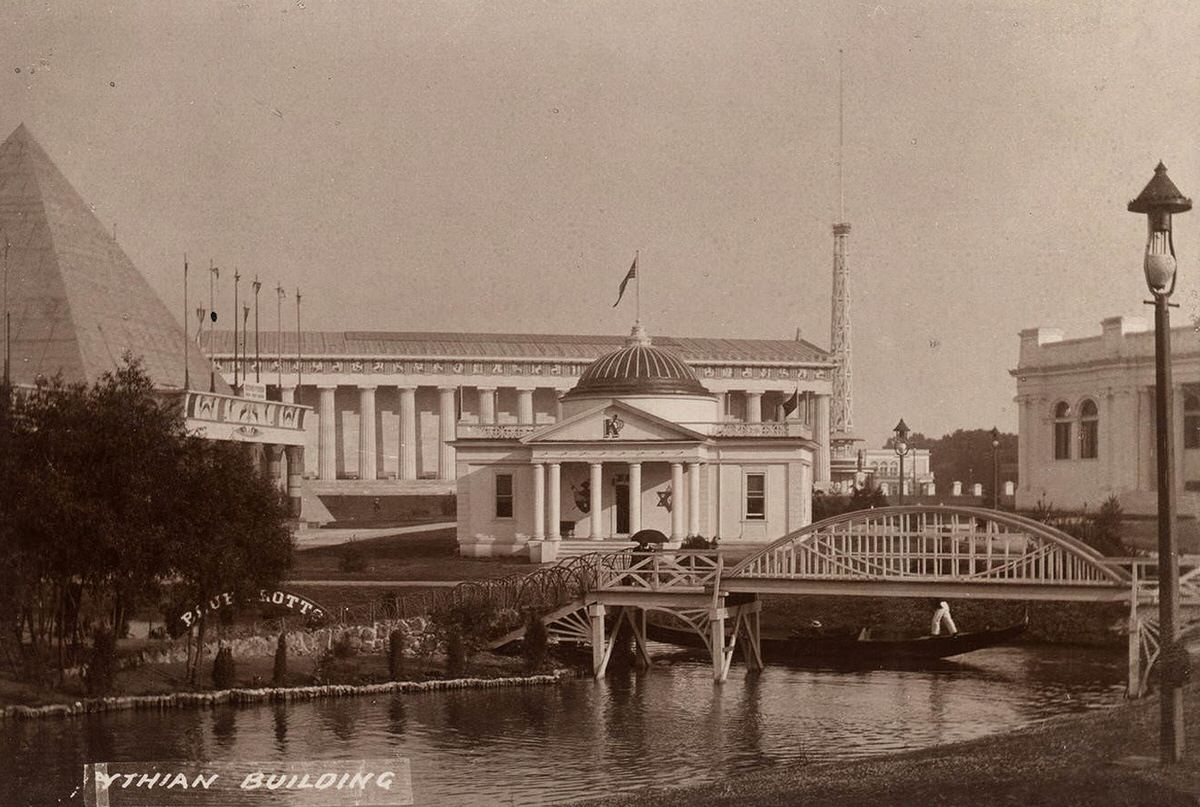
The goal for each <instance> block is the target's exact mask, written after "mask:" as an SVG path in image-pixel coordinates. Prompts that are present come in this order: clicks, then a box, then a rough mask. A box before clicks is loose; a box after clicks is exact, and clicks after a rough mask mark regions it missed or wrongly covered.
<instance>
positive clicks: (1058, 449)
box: [1054, 422, 1071, 460]
mask: <svg viewBox="0 0 1200 807" xmlns="http://www.w3.org/2000/svg"><path fill="white" fill-rule="evenodd" d="M1054 459H1056V460H1069V459H1071V424H1070V423H1069V422H1067V423H1055V424H1054Z"/></svg>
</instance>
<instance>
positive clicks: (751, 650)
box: [746, 597, 763, 670]
mask: <svg viewBox="0 0 1200 807" xmlns="http://www.w3.org/2000/svg"><path fill="white" fill-rule="evenodd" d="M753 605H754V608H753V610H752V611H751V612H750V613H749V614H748V615H747V617H746V633H747V634H749V635H748V636H747V637H746V638H747V640H748V641H747V642H746V666H747V667H749V668H750V669H751V670H761V669H762V668H763V660H762V641H761V639H762V632H761V630H760V627H761V623H760V621H759V614H760V613H761V612H762V600H760V599H758V598H757V597H755V599H754V603H753Z"/></svg>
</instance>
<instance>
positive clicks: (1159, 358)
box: [1128, 162, 1192, 765]
mask: <svg viewBox="0 0 1200 807" xmlns="http://www.w3.org/2000/svg"><path fill="white" fill-rule="evenodd" d="M1191 209H1192V200H1191V199H1188V198H1187V197H1185V196H1184V195H1183V194H1181V193H1180V192H1179V189H1178V188H1176V187H1175V183H1173V182H1171V180H1170V178H1168V177H1167V167H1166V166H1165V165H1163V164H1162V163H1161V162H1160V163H1159V164H1158V166H1157V167H1156V168H1155V169H1154V177H1153V178H1152V179H1151V180H1150V182H1149V183H1148V184H1147V185H1146V187H1145V188H1143V189H1142V192H1141V194H1140V195H1139V196H1138V198H1136V199H1134V200H1133V201H1132V202H1130V203H1129V205H1128V210H1129V211H1130V212H1131V213H1144V214H1145V215H1146V223H1147V229H1148V236H1147V239H1146V254H1145V259H1144V261H1143V270H1144V271H1145V274H1146V285H1147V286H1148V287H1149V288H1150V294H1151V295H1153V297H1154V300H1153V302H1152V303H1149V304H1151V305H1153V306H1154V391H1155V398H1156V400H1155V447H1156V450H1157V451H1156V453H1157V455H1158V456H1157V460H1158V593H1159V599H1158V628H1159V647H1160V651H1159V664H1160V668H1159V680H1160V688H1161V695H1160V702H1161V715H1160V717H1161V724H1160V732H1159V760H1160V762H1161V763H1162V764H1164V765H1170V764H1173V763H1177V762H1179V761H1180V760H1181V759H1182V758H1183V689H1182V683H1183V678H1184V677H1185V676H1186V674H1187V652H1186V650H1184V648H1183V646H1182V645H1181V644H1180V642H1179V551H1178V547H1177V546H1176V541H1175V498H1176V492H1175V471H1174V466H1175V447H1174V445H1173V441H1172V439H1171V425H1172V423H1173V422H1174V421H1173V417H1174V413H1173V412H1172V409H1173V407H1172V406H1171V392H1172V390H1171V314H1170V311H1169V309H1168V306H1169V305H1170V303H1168V302H1167V301H1168V299H1169V298H1170V296H1171V293H1172V292H1174V291H1175V271H1176V268H1177V267H1178V264H1177V262H1176V260H1175V244H1174V242H1173V240H1172V238H1171V214H1172V213H1184V212H1186V211H1188V210H1191Z"/></svg>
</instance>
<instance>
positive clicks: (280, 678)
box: [271, 631, 288, 687]
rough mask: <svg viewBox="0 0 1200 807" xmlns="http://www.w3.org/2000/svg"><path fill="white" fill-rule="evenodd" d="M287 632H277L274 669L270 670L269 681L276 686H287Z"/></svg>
mask: <svg viewBox="0 0 1200 807" xmlns="http://www.w3.org/2000/svg"><path fill="white" fill-rule="evenodd" d="M287 661H288V659H287V634H286V633H284V632H283V631H280V632H279V641H277V642H276V643H275V669H274V670H272V671H271V683H272V684H274V685H275V686H277V687H282V686H287Z"/></svg>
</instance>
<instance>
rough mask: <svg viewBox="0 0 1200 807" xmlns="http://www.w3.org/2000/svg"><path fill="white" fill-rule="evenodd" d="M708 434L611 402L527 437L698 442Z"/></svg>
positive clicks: (535, 440) (549, 440) (533, 440)
mask: <svg viewBox="0 0 1200 807" xmlns="http://www.w3.org/2000/svg"><path fill="white" fill-rule="evenodd" d="M705 439H707V436H706V435H704V434H702V433H700V432H697V431H693V430H691V429H689V428H687V427H685V426H680V425H679V424H677V423H672V422H670V421H669V420H665V419H663V418H661V417H659V416H657V415H652V414H650V413H649V412H646V411H644V410H641V409H638V408H637V407H635V406H630V405H629V404H626V403H622V402H620V401H611V402H609V403H607V404H605V405H604V406H598V407H596V408H595V409H589V410H588V411H586V412H580V413H579V414H577V415H574V416H573V417H570V418H567V419H566V420H564V421H562V422H561V423H554V424H551V425H549V426H547V427H545V428H544V429H539V430H538V431H536V432H534V433H533V434H531V435H529V436H527V437H525V438H524V439H523V440H522V442H524V443H564V442H566V443H595V442H604V443H648V442H649V443H653V442H679V441H687V442H691V443H694V442H697V441H700V440H705Z"/></svg>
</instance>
